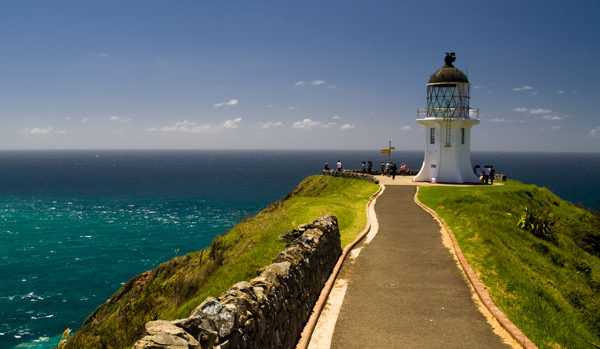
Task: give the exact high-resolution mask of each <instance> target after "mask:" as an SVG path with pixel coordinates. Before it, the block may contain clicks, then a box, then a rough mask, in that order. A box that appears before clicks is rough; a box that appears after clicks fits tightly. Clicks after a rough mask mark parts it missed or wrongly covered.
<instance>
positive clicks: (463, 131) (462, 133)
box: [460, 128, 465, 144]
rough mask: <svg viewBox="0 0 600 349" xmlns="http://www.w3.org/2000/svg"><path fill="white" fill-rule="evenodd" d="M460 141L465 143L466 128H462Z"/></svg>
mask: <svg viewBox="0 0 600 349" xmlns="http://www.w3.org/2000/svg"><path fill="white" fill-rule="evenodd" d="M460 143H461V144H465V129H464V128H461V129H460Z"/></svg>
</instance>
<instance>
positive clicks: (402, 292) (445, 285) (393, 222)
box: [331, 185, 506, 349]
mask: <svg viewBox="0 0 600 349" xmlns="http://www.w3.org/2000/svg"><path fill="white" fill-rule="evenodd" d="M415 190H416V187H415V186H408V185H400V186H398V185H393V186H392V185H388V186H386V189H385V192H384V193H383V195H382V196H380V197H379V198H378V199H377V203H376V205H375V211H376V213H377V219H378V221H379V231H378V233H377V235H376V236H375V237H374V238H373V240H372V241H371V242H370V243H369V244H364V245H363V246H362V247H364V248H362V250H358V251H359V252H360V254H359V255H358V257H356V259H355V260H354V261H353V262H350V263H344V267H343V268H342V270H341V273H340V275H339V276H338V280H345V281H347V290H346V293H345V296H343V297H344V298H343V303H342V306H341V309H340V310H339V316H338V317H337V322H336V323H335V330H334V332H333V337H332V338H331V347H332V348H344V349H345V348H486V349H489V348H501V347H506V344H504V343H503V342H502V340H501V338H500V337H499V336H498V335H496V334H495V333H494V332H493V330H492V327H491V326H490V325H489V324H488V323H487V321H486V319H485V317H484V316H483V315H482V313H480V312H479V311H478V309H477V306H476V305H475V302H474V301H473V298H472V295H471V290H470V289H469V286H468V284H467V281H466V280H465V278H464V277H463V275H462V272H461V271H460V270H459V268H458V266H457V264H456V262H455V260H454V259H453V257H452V255H451V254H450V252H449V250H448V249H447V248H446V247H445V246H444V245H443V243H442V235H441V233H440V226H439V225H438V224H437V223H436V221H435V220H434V219H433V218H432V217H431V216H430V215H429V214H428V213H427V212H425V211H424V210H423V209H421V208H420V207H419V206H417V205H416V204H415V203H414V202H413V196H414V194H415ZM357 253H358V252H357Z"/></svg>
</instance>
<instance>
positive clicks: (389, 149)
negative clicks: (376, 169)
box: [380, 141, 396, 162]
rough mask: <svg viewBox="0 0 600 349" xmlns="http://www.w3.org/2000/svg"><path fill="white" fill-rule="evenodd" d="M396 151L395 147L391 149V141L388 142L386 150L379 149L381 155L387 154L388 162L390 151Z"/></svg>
mask: <svg viewBox="0 0 600 349" xmlns="http://www.w3.org/2000/svg"><path fill="white" fill-rule="evenodd" d="M394 149H396V147H392V141H388V147H387V149H381V150H380V153H381V154H388V162H392V150H394Z"/></svg>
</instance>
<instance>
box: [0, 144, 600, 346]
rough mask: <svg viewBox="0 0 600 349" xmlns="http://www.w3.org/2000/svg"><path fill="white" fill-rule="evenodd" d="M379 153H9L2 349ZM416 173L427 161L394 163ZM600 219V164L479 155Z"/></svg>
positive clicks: (3, 209) (5, 162)
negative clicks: (305, 184)
mask: <svg viewBox="0 0 600 349" xmlns="http://www.w3.org/2000/svg"><path fill="white" fill-rule="evenodd" d="M386 159H387V155H382V154H379V153H378V152H376V151H226V150H221V151H208V150H205V151H192V150H190V151H1V152H0V242H1V243H0V348H12V347H18V348H24V347H26V348H51V347H53V346H55V345H56V344H57V342H58V339H59V338H60V336H59V335H60V333H62V331H63V330H64V329H66V328H71V329H75V330H76V329H77V328H78V327H79V326H80V325H81V323H82V322H83V320H84V319H85V317H86V316H87V315H88V314H89V313H90V312H92V311H93V310H94V309H95V308H96V307H97V306H99V305H100V304H102V303H103V302H104V301H105V300H106V299H107V298H109V297H110V296H111V295H112V294H113V293H114V292H115V291H116V290H117V289H118V288H119V287H120V286H121V285H122V284H123V283H124V282H125V281H127V280H128V279H130V278H131V277H133V276H135V275H137V274H139V273H141V272H143V271H146V270H149V269H152V268H154V267H155V266H157V265H158V264H159V263H161V262H164V261H166V260H168V259H170V258H172V257H174V256H177V255H182V254H185V253H188V252H191V251H195V250H199V249H202V248H205V247H207V246H208V245H209V244H210V241H211V240H212V239H213V238H214V237H215V236H217V235H219V234H222V233H224V232H226V231H228V230H229V229H231V228H232V227H233V226H234V225H235V224H236V223H237V222H238V221H239V220H241V219H243V218H244V217H247V216H251V215H254V214H255V213H257V212H258V211H260V210H261V209H263V208H264V207H266V206H267V205H268V204H269V203H271V202H273V201H275V200H279V199H281V198H282V197H283V196H285V195H286V194H287V193H288V192H290V191H291V190H292V189H294V187H295V186H296V185H297V184H298V183H299V182H300V181H301V180H302V179H303V178H304V177H306V176H308V175H311V174H316V173H319V172H320V170H321V169H322V167H323V165H324V163H325V161H328V162H329V164H330V166H331V165H334V164H335V162H336V161H337V160H341V161H342V162H343V163H344V167H345V168H360V164H361V162H362V161H366V160H373V161H374V163H376V164H377V163H379V161H382V160H386ZM392 160H393V161H395V162H397V163H401V162H406V163H407V164H408V165H409V166H411V167H412V168H416V169H418V168H419V167H420V164H421V162H422V160H423V152H401V151H397V152H394V153H393V154H392ZM472 163H473V165H475V164H476V163H479V164H480V165H482V166H483V165H488V164H489V165H493V166H494V168H495V169H496V172H497V173H504V174H506V175H507V176H508V177H509V178H513V179H518V180H521V181H523V182H526V183H533V184H537V185H539V186H545V187H548V188H549V189H550V190H552V191H553V192H554V193H556V194H558V195H559V196H561V197H562V198H564V199H566V200H570V201H573V202H578V203H581V204H582V205H584V206H586V207H588V208H592V209H596V208H597V207H598V200H600V186H599V185H597V184H595V181H597V180H598V179H600V154H574V153H568V154H567V153H505V152H473V153H472Z"/></svg>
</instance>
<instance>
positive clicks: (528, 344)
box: [414, 186, 537, 349]
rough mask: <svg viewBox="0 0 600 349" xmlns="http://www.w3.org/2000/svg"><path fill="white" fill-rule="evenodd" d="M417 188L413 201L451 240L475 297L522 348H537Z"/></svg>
mask: <svg viewBox="0 0 600 349" xmlns="http://www.w3.org/2000/svg"><path fill="white" fill-rule="evenodd" d="M419 188H420V187H419V186H417V190H416V192H415V196H414V202H415V203H416V204H417V205H419V206H420V207H421V208H422V209H423V210H425V211H426V212H427V213H429V214H430V215H431V216H433V218H434V219H435V220H436V221H438V223H439V224H440V226H441V228H442V231H444V233H445V234H446V235H447V236H448V237H449V238H450V240H451V241H452V246H453V247H454V252H455V253H456V257H457V258H458V261H459V263H460V266H461V269H462V271H463V273H465V275H466V276H467V279H468V280H469V283H471V286H473V289H474V290H475V293H476V294H477V297H478V298H479V300H480V301H481V303H483V305H484V306H485V307H486V308H487V310H488V311H489V312H490V313H491V314H492V316H493V317H494V318H496V321H498V323H499V324H500V326H502V327H503V328H504V329H505V330H506V331H507V332H508V334H510V336H511V337H513V339H514V340H516V341H517V342H518V343H519V344H520V345H521V346H522V347H523V348H526V349H533V348H537V346H536V345H535V344H534V343H533V342H532V341H531V340H530V339H529V338H528V337H527V336H526V335H525V334H524V333H523V332H521V330H520V329H519V328H518V327H517V326H515V324H513V323H512V322H511V321H510V320H509V319H508V317H507V316H506V315H505V314H504V313H503V312H502V311H501V310H500V308H498V307H497V306H496V304H494V302H493V301H492V298H491V297H490V295H489V293H488V292H487V291H486V289H485V285H484V284H483V283H482V282H481V281H480V280H479V278H478V277H477V274H475V271H473V268H471V266H470V265H469V263H468V262H467V259H466V258H465V256H464V255H463V253H462V250H461V249H460V247H459V246H458V242H457V241H456V238H455V237H454V233H452V230H451V229H450V228H449V227H448V225H446V222H445V221H444V220H443V219H442V218H441V217H440V216H438V214H437V213H436V212H435V211H434V210H432V209H431V208H429V207H428V206H426V205H425V204H423V203H421V201H419V198H418V194H419Z"/></svg>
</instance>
